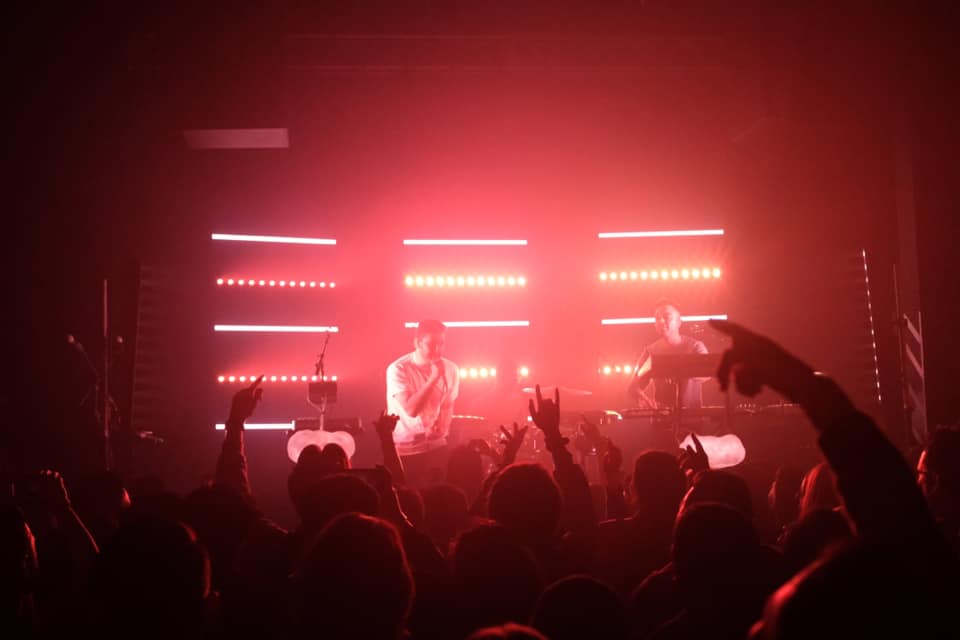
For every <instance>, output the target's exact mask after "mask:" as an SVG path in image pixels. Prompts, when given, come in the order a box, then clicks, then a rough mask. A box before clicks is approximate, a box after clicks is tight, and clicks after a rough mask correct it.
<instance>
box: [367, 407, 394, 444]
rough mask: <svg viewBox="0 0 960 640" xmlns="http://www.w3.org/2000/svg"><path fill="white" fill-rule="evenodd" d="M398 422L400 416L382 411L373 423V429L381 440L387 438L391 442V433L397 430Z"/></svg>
mask: <svg viewBox="0 0 960 640" xmlns="http://www.w3.org/2000/svg"><path fill="white" fill-rule="evenodd" d="M398 420H400V416H398V415H396V414H393V413H387V412H386V410H384V411H381V412H380V417H379V418H377V419H376V420H375V421H374V422H373V427H374V428H375V429H376V431H377V435H378V436H380V438H381V439H383V438H389V439H390V440H393V431H394V429H396V428H397V421H398Z"/></svg>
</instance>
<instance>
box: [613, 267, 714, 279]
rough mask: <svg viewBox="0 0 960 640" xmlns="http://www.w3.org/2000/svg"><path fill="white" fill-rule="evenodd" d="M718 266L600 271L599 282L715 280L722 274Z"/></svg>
mask: <svg viewBox="0 0 960 640" xmlns="http://www.w3.org/2000/svg"><path fill="white" fill-rule="evenodd" d="M722 273H723V272H722V271H721V270H720V267H704V268H702V269H701V268H690V267H684V268H670V269H649V270H647V269H644V270H642V271H601V272H600V275H599V278H600V281H601V282H608V281H609V282H626V281H628V280H629V281H634V282H635V281H650V280H653V281H656V282H663V281H665V280H717V279H719V278H720V276H721V275H722Z"/></svg>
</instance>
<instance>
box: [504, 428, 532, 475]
mask: <svg viewBox="0 0 960 640" xmlns="http://www.w3.org/2000/svg"><path fill="white" fill-rule="evenodd" d="M529 428H530V427H529V426H524V427H523V428H522V429H521V428H520V425H518V424H517V423H516V422H514V423H513V433H512V434H511V433H510V432H509V431H507V430H506V428H504V426H503V425H500V431H501V432H502V433H503V438H502V439H501V440H500V442H502V443H503V445H504V446H503V457H502V461H501V464H502V465H503V466H507V465H508V464H513V461H514V460H516V459H517V454H518V453H519V452H520V446H521V445H523V438H524V436H526V435H527V429H529Z"/></svg>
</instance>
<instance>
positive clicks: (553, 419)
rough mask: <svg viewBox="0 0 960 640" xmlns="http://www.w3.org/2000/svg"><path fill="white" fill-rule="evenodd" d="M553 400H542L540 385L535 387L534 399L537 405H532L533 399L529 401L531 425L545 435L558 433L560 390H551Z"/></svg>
mask: <svg viewBox="0 0 960 640" xmlns="http://www.w3.org/2000/svg"><path fill="white" fill-rule="evenodd" d="M553 396H554V399H553V400H550V399H549V398H547V399H546V400H544V399H543V394H542V393H541V392H540V385H537V389H536V397H537V403H536V405H534V403H533V399H531V400H530V417H531V418H533V423H534V424H535V425H537V426H538V427H539V428H540V430H541V431H544V432H545V433H559V432H560V389H559V388H555V389H554V390H553Z"/></svg>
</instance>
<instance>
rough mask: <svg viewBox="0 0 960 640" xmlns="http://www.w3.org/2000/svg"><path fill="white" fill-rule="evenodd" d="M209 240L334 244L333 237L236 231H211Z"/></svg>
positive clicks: (335, 242)
mask: <svg viewBox="0 0 960 640" xmlns="http://www.w3.org/2000/svg"><path fill="white" fill-rule="evenodd" d="M210 239H211V240H230V241H233V242H268V243H273V244H322V245H335V244H337V241H336V240H335V239H333V238H294V237H290V236H250V235H243V234H238V233H211V234H210Z"/></svg>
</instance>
